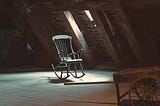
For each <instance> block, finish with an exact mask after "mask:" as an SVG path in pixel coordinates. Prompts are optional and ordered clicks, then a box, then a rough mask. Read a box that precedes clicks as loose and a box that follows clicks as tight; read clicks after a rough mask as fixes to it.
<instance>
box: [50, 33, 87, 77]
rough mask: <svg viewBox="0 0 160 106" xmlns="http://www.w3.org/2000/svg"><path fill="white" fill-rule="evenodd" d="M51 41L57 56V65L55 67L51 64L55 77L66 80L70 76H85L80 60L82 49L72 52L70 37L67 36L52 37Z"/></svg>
mask: <svg viewBox="0 0 160 106" xmlns="http://www.w3.org/2000/svg"><path fill="white" fill-rule="evenodd" d="M52 40H53V42H54V44H55V46H56V49H57V53H58V56H59V64H58V65H57V66H54V65H53V64H51V66H52V69H53V70H54V72H55V75H56V76H57V77H58V78H59V79H66V78H68V77H69V76H70V75H72V76H73V77H74V78H81V77H83V76H84V75H85V73H84V71H83V66H82V61H83V59H82V58H80V55H81V53H82V51H83V49H80V50H79V51H77V52H74V50H73V46H72V37H71V36H69V35H54V36H53V37H52ZM79 72H80V73H79Z"/></svg>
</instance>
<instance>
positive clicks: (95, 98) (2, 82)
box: [0, 70, 117, 106]
mask: <svg viewBox="0 0 160 106" xmlns="http://www.w3.org/2000/svg"><path fill="white" fill-rule="evenodd" d="M112 75H113V72H107V71H102V70H86V75H85V76H84V77H83V78H81V79H75V78H72V77H70V78H69V79H68V80H66V81H69V82H70V81H71V82H74V83H82V82H84V83H85V82H103V81H113V78H112ZM65 83H66V82H65ZM116 102H117V101H116V91H115V86H114V84H112V83H109V84H105V83H104V84H76V85H64V82H62V81H59V80H57V79H56V77H55V75H54V73H53V72H51V71H50V70H49V71H47V72H46V71H45V72H25V73H7V74H4V73H3V74H0V106H117V105H116V104H115V103H116Z"/></svg>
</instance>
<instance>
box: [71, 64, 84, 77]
mask: <svg viewBox="0 0 160 106" xmlns="http://www.w3.org/2000/svg"><path fill="white" fill-rule="evenodd" d="M77 64H79V66H80V70H81V72H82V75H80V76H79V75H78V74H77ZM73 65H74V66H73V67H74V69H73V70H74V74H73V73H72V72H71V71H70V74H71V75H72V76H73V77H74V78H81V77H83V76H84V75H85V73H84V71H83V66H82V64H81V63H74V64H73Z"/></svg>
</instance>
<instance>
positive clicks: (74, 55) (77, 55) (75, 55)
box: [69, 49, 83, 58]
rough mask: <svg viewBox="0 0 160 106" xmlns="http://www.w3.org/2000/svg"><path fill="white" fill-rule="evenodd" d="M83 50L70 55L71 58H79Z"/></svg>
mask: <svg viewBox="0 0 160 106" xmlns="http://www.w3.org/2000/svg"><path fill="white" fill-rule="evenodd" d="M82 51H83V49H80V50H78V51H77V52H73V53H70V54H69V56H73V57H74V58H76V57H77V58H79V57H80V55H81V53H82Z"/></svg>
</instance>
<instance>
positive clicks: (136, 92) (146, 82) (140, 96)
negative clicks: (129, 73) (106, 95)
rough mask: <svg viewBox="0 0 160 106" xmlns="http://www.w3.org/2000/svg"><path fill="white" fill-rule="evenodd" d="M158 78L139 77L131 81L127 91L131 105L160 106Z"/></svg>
mask: <svg viewBox="0 0 160 106" xmlns="http://www.w3.org/2000/svg"><path fill="white" fill-rule="evenodd" d="M157 82H159V81H158V80H156V79H154V78H150V77H147V78H141V79H139V80H137V81H136V82H135V83H133V85H132V87H131V89H130V92H129V101H130V104H131V106H160V102H159V101H160V89H159V88H158V85H159V83H157Z"/></svg>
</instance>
